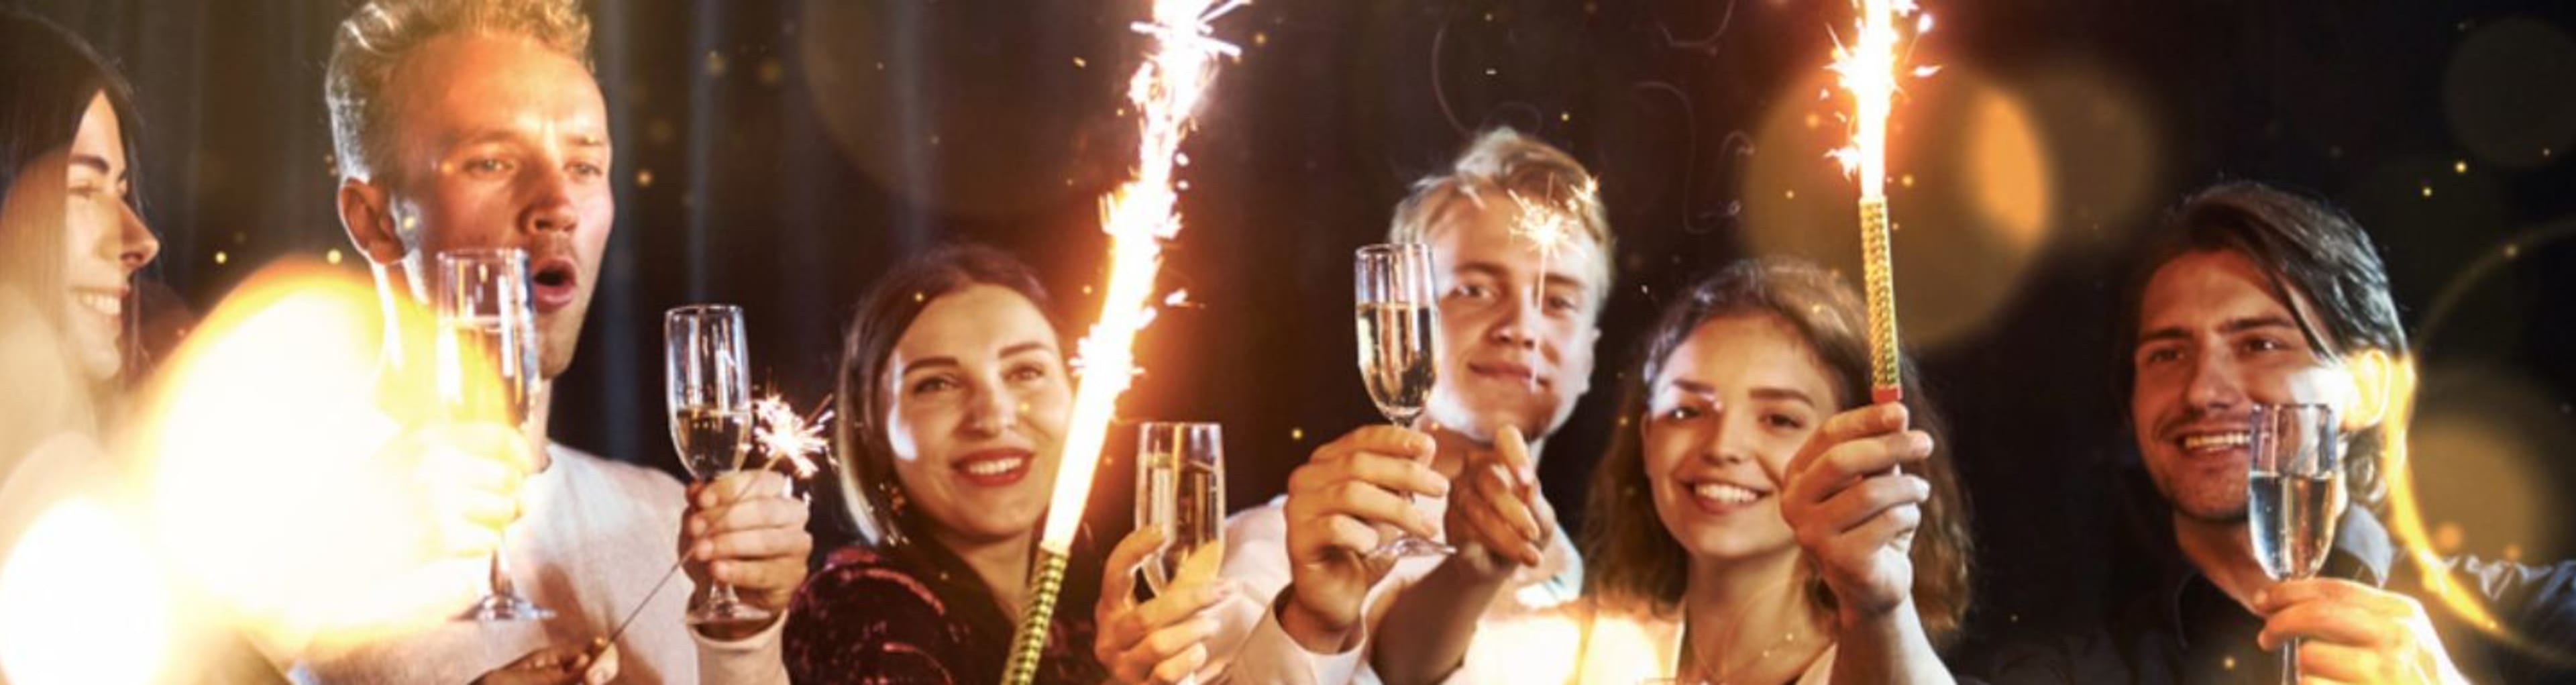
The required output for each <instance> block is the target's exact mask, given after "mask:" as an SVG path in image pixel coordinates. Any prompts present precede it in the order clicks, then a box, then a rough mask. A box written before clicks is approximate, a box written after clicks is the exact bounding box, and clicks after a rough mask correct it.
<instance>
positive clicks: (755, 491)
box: [689, 470, 792, 509]
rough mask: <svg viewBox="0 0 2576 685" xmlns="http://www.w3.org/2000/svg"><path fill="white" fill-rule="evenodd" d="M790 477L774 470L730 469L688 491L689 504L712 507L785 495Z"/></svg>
mask: <svg viewBox="0 0 2576 685" xmlns="http://www.w3.org/2000/svg"><path fill="white" fill-rule="evenodd" d="M791 483H792V482H791V481H789V480H788V479H787V476H786V475H785V474H781V473H779V472H776V471H748V470H746V471H731V472H727V473H724V474H720V475H718V476H716V477H715V478H714V479H712V480H710V481H708V482H707V483H706V484H705V485H704V487H699V488H696V489H695V491H693V492H691V493H689V504H691V505H693V506H696V507H698V508H700V509H715V508H718V507H722V506H724V505H726V504H730V503H734V502H741V501H745V500H752V499H760V498H774V499H785V498H786V496H787V492H788V488H789V487H790V486H791Z"/></svg>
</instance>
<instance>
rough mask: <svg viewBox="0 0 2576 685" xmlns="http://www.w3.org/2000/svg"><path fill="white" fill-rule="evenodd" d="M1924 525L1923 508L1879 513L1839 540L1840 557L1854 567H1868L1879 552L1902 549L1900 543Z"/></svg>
mask: <svg viewBox="0 0 2576 685" xmlns="http://www.w3.org/2000/svg"><path fill="white" fill-rule="evenodd" d="M1922 525H1923V508H1922V507H1918V506H1913V505H1903V506H1897V507H1893V508H1889V509H1886V510H1884V511H1880V512H1878V514H1877V515H1875V516H1872V517H1870V518H1869V520H1867V521H1863V522H1861V523H1860V525H1858V526H1854V527H1852V528H1851V529H1850V530H1846V531H1843V532H1842V533H1841V534H1840V535H1837V536H1835V541H1836V545H1835V546H1836V547H1837V548H1838V549H1839V551H1840V553H1842V554H1845V555H1848V557H1847V559H1848V560H1849V561H1851V562H1853V563H1868V562H1869V560H1870V559H1871V558H1872V557H1874V556H1875V555H1876V554H1877V553H1878V551H1879V550H1881V549H1886V548H1888V547H1900V548H1901V546H1900V545H1899V544H1898V542H1899V541H1901V540H1905V539H1907V538H1909V537H1910V536H1912V535H1913V534H1914V531H1915V529H1917V528H1919V527H1921V526H1922Z"/></svg>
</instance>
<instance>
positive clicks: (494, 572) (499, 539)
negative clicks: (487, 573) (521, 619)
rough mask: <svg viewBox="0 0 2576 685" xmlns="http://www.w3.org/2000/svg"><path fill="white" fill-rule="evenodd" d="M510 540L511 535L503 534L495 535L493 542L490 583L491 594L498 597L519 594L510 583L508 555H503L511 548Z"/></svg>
mask: <svg viewBox="0 0 2576 685" xmlns="http://www.w3.org/2000/svg"><path fill="white" fill-rule="evenodd" d="M509 539H510V538H509V533H507V532H503V533H499V534H496V535H494V536H493V540H492V568H491V578H489V581H490V583H491V586H492V592H491V594H492V595H493V596H496V597H515V596H518V594H519V593H518V589H517V588H516V587H513V586H512V584H511V583H510V562H509V561H508V559H507V558H508V555H505V554H502V553H501V552H502V550H503V549H504V548H507V547H508V546H509V545H508V540H509Z"/></svg>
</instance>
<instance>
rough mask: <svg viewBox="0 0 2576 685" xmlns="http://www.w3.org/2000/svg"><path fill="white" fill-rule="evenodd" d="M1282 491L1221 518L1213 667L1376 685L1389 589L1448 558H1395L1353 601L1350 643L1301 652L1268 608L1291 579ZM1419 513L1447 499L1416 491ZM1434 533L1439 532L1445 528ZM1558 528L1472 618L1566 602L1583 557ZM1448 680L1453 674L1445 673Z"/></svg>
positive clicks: (1257, 679) (1261, 678)
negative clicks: (1356, 612)
mask: <svg viewBox="0 0 2576 685" xmlns="http://www.w3.org/2000/svg"><path fill="white" fill-rule="evenodd" d="M1286 504H1287V498H1286V496H1284V495H1283V496H1281V497H1278V498H1274V499H1272V500H1271V501H1270V503H1268V504H1264V505H1262V506H1259V507H1254V508H1252V509H1247V510H1244V511H1242V512H1240V513H1237V514H1235V515H1234V516H1233V517H1232V518H1229V519H1227V520H1226V526H1225V571H1224V573H1223V575H1224V577H1225V578H1226V579H1227V580H1230V581H1233V582H1235V583H1236V589H1237V590H1239V592H1237V593H1235V595H1234V598H1233V599H1229V600H1226V602H1225V603H1224V604H1222V605H1219V608H1218V611H1217V616H1218V623H1219V628H1218V630H1217V634H1216V636H1215V637H1213V638H1210V639H1209V640H1208V644H1209V645H1211V646H1212V647H1214V649H1213V650H1212V651H1213V653H1214V654H1215V655H1216V658H1215V659H1214V661H1215V663H1216V664H1217V667H1218V668H1220V669H1222V670H1223V673H1224V677H1225V678H1227V679H1230V680H1231V681H1232V682H1238V683H1259V684H1261V685H1273V684H1277V685H1310V684H1314V685H1342V684H1343V683H1354V682H1357V683H1376V682H1378V677H1377V674H1376V672H1374V671H1372V670H1370V668H1369V665H1368V652H1369V636H1370V634H1371V633H1373V632H1374V631H1375V628H1376V626H1377V625H1378V623H1379V622H1380V621H1382V620H1384V619H1385V618H1386V609H1387V608H1388V607H1390V606H1393V605H1394V603H1395V602H1394V599H1395V598H1394V597H1393V596H1392V595H1394V594H1396V593H1401V592H1403V591H1404V589H1405V588H1408V587H1411V586H1412V585H1413V584H1414V583H1416V582H1420V581H1421V580H1422V577H1423V576H1424V575H1425V574H1428V573H1430V572H1431V570H1432V569H1434V568H1438V567H1439V565H1440V562H1441V561H1443V560H1445V559H1447V558H1448V557H1441V556H1412V557H1405V558H1403V559H1399V560H1397V561H1396V563H1395V568H1394V569H1393V570H1391V571H1389V572H1388V573H1387V575H1386V577H1385V578H1382V579H1379V580H1378V583H1377V584H1376V585H1374V586H1371V587H1370V588H1369V592H1368V596H1367V598H1366V599H1364V600H1363V601H1362V603H1361V605H1360V616H1361V623H1360V635H1359V636H1358V638H1357V639H1356V641H1357V642H1358V643H1359V644H1358V646H1356V647H1353V648H1351V649H1349V650H1347V651H1344V652H1341V653H1338V654H1317V653H1314V652H1310V651H1307V650H1306V648H1305V647H1304V646H1303V645H1299V644H1298V643H1297V640H1296V638H1293V637H1290V636H1289V635H1288V633H1287V632H1286V631H1285V630H1282V629H1281V628H1280V627H1279V617H1278V615H1277V614H1275V613H1274V612H1273V611H1272V607H1274V606H1277V604H1278V602H1279V601H1288V600H1285V599H1282V598H1279V597H1278V595H1279V594H1280V590H1281V589H1284V588H1286V587H1288V584H1289V582H1290V581H1291V579H1292V576H1291V575H1290V571H1289V562H1288V520H1287V515H1286V512H1285V509H1284V507H1285V506H1286ZM1415 506H1417V507H1419V508H1421V510H1422V513H1424V514H1426V515H1428V516H1429V517H1430V519H1431V521H1432V522H1433V523H1434V524H1435V525H1436V524H1439V523H1440V522H1441V521H1443V519H1442V518H1441V515H1442V513H1443V512H1445V511H1447V510H1448V500H1446V499H1443V498H1433V497H1423V498H1419V499H1417V500H1416V502H1415ZM1442 537H1444V538H1445V537H1446V535H1445V531H1444V535H1443V536H1442ZM1566 540H1567V536H1566V534H1565V529H1564V528H1562V527H1559V528H1558V529H1557V531H1556V539H1555V541H1554V542H1553V543H1551V544H1550V545H1549V546H1548V550H1547V554H1546V555H1545V560H1544V561H1543V562H1542V563H1541V564H1540V565H1539V566H1536V567H1532V568H1524V569H1521V570H1520V571H1519V572H1518V573H1516V574H1514V575H1513V576H1512V579H1511V580H1510V581H1509V582H1508V583H1506V584H1505V586H1504V588H1503V591H1501V592H1497V593H1494V601H1493V603H1492V604H1490V605H1488V606H1487V607H1486V608H1485V614H1484V616H1483V617H1481V618H1480V619H1479V620H1480V622H1494V621H1502V620H1510V619H1514V618H1517V617H1523V616H1530V615H1535V614H1537V613H1539V612H1542V611H1545V610H1548V609H1550V608H1553V607H1556V606H1558V605H1561V604H1565V603H1567V602H1570V601H1573V600H1574V599H1575V597H1576V595H1577V593H1579V592H1581V591H1582V589H1583V558H1582V555H1581V554H1579V553H1577V552H1575V550H1574V545H1573V544H1572V543H1569V542H1567V541H1566ZM1451 680H1452V682H1475V681H1471V680H1460V679H1458V678H1456V677H1454V676H1453V678H1452V679H1451Z"/></svg>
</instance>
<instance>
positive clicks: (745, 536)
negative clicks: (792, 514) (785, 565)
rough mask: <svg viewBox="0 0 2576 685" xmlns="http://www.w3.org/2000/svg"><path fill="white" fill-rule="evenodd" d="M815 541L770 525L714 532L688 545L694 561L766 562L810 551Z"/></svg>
mask: <svg viewBox="0 0 2576 685" xmlns="http://www.w3.org/2000/svg"><path fill="white" fill-rule="evenodd" d="M813 548H814V538H813V536H812V535H810V534H808V533H806V532H805V529H804V528H801V527H786V526H772V527H762V528H743V529H734V530H730V531H722V532H717V533H716V534H714V535H710V536H707V537H702V538H699V539H698V540H697V541H696V542H695V543H692V544H691V545H689V558H690V559H692V560H695V561H717V560H724V559H767V558H770V557H776V556H782V555H788V554H798V555H801V554H803V553H805V552H810V551H813Z"/></svg>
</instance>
